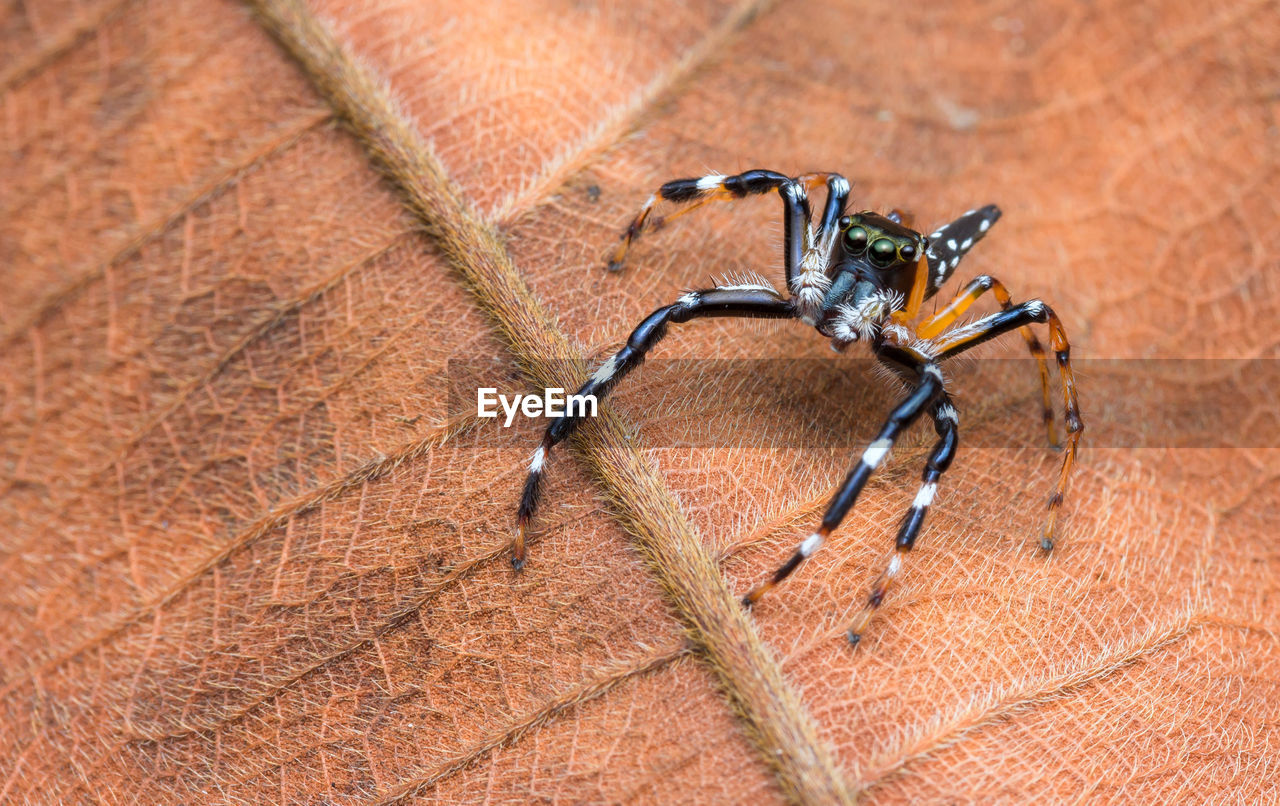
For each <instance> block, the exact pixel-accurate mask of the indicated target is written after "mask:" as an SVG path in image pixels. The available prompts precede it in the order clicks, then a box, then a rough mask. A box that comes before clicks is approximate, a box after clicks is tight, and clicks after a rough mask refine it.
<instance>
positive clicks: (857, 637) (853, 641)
mask: <svg viewBox="0 0 1280 806" xmlns="http://www.w3.org/2000/svg"><path fill="white" fill-rule="evenodd" d="M845 637H846V638H848V639H849V646H851V647H853V648H854V649H857V648H858V644H859V643H861V642H862V634H861V633H856V632H854V631H853V630H849V631H848V632H847V633H845Z"/></svg>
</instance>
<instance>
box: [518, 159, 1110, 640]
mask: <svg viewBox="0 0 1280 806" xmlns="http://www.w3.org/2000/svg"><path fill="white" fill-rule="evenodd" d="M823 185H825V186H826V191H827V192H826V204H825V205H824V207H823V210H822V217H821V219H820V220H819V222H818V226H817V229H816V230H815V229H814V226H813V220H812V210H811V208H810V203H809V193H810V192H811V191H813V190H814V189H816V188H818V187H821V186H823ZM775 190H776V191H777V192H778V194H779V195H780V196H781V197H782V201H783V209H784V214H785V218H784V220H783V224H784V246H783V263H784V266H785V268H786V276H787V288H788V289H789V290H790V292H791V295H790V296H785V295H783V294H781V293H779V292H778V291H777V290H775V289H774V287H773V286H772V285H771V284H770V283H769V282H768V281H767V280H764V279H763V278H753V279H752V280H750V281H747V282H736V283H735V284H732V285H721V286H719V287H716V288H707V289H702V290H698V291H691V292H689V293H687V294H685V295H684V296H682V297H681V298H680V299H679V300H677V301H676V302H675V303H674V304H672V305H667V306H665V307H662V308H659V309H657V310H656V311H654V312H653V313H651V314H650V315H649V316H648V317H647V318H645V320H644V321H643V322H641V323H640V325H639V326H638V327H636V329H635V330H634V331H632V333H631V337H630V338H629V339H627V344H626V346H625V347H623V348H622V349H621V350H619V351H618V352H617V353H615V354H614V355H613V357H611V358H610V359H609V360H607V361H605V362H604V364H603V365H601V366H600V368H599V369H597V370H596V371H595V374H593V375H592V376H591V378H590V379H588V380H587V382H586V383H584V384H583V385H582V388H581V389H580V390H579V391H578V394H580V395H596V396H598V397H600V396H603V395H605V394H607V393H608V392H609V391H610V390H611V389H612V388H613V387H614V385H615V384H617V383H618V381H619V380H621V379H622V377H623V376H624V375H626V374H627V373H628V372H630V371H631V370H632V369H634V368H635V367H636V365H638V364H639V363H640V362H641V361H642V360H643V359H644V357H645V355H646V354H647V353H648V352H649V350H650V349H651V348H652V347H653V346H654V345H655V344H657V343H658V341H659V340H660V339H661V338H662V337H663V336H664V335H665V334H666V331H667V326H668V325H669V324H671V323H673V322H675V323H680V322H688V321H689V320H691V319H698V318H701V317H704V316H738V317H749V318H775V319H799V320H801V321H802V322H804V323H805V324H807V325H811V326H813V327H814V329H816V330H817V331H818V332H819V333H821V334H822V335H823V336H825V337H827V338H829V339H831V344H832V346H833V347H835V348H836V349H837V350H843V349H844V348H845V347H847V346H848V345H849V344H852V343H853V342H857V341H865V342H867V343H868V344H869V346H870V348H871V351H872V353H873V354H874V355H875V357H876V359H877V360H878V361H879V362H880V363H882V364H883V365H885V366H886V367H888V368H889V369H890V370H891V371H892V372H893V373H895V374H896V375H897V376H898V377H900V378H901V379H902V380H903V381H904V382H906V384H907V385H908V388H909V389H910V391H909V392H908V393H907V394H906V395H905V397H904V398H903V399H902V401H901V402H900V403H899V404H898V405H897V407H896V408H895V409H894V410H893V412H892V413H891V414H890V415H889V417H888V419H887V420H886V421H885V423H884V426H883V427H882V428H881V429H880V432H879V435H878V436H877V437H876V439H875V440H874V441H873V442H872V443H871V444H870V445H869V446H868V447H867V449H866V450H865V451H864V452H863V454H862V458H861V459H860V460H859V462H858V463H857V464H856V465H855V466H854V467H853V469H852V470H851V471H850V472H849V475H848V476H846V477H845V480H844V483H842V484H841V485H840V489H839V490H837V491H836V494H835V496H834V497H832V499H831V503H830V505H829V506H828V507H827V512H826V515H824V516H823V518H822V523H821V525H819V526H818V528H817V530H816V531H814V532H813V533H812V534H811V535H809V536H808V537H807V538H805V539H804V540H803V541H802V542H801V543H800V545H799V546H798V547H797V548H796V550H795V552H794V553H793V554H792V555H791V557H790V559H788V560H787V561H786V562H785V563H783V564H782V566H781V567H780V568H778V570H777V571H776V572H774V574H773V576H772V577H771V578H770V579H768V580H766V581H765V582H763V583H761V584H760V585H758V586H756V587H755V588H754V589H753V590H751V592H750V593H748V594H747V595H746V596H745V597H743V603H744V604H745V605H747V606H750V605H753V604H754V603H756V602H758V601H759V600H760V598H761V597H762V596H764V595H765V593H767V592H768V591H769V590H770V589H772V588H773V587H774V586H776V585H777V584H778V583H780V582H782V580H784V579H786V578H787V576H789V575H790V574H791V572H792V571H794V570H795V569H796V567H797V566H799V565H800V563H802V562H804V560H805V559H806V558H808V557H810V556H812V555H813V553H814V552H815V551H817V550H818V548H819V547H820V546H821V545H822V544H823V542H824V541H825V540H826V539H827V537H828V536H830V534H831V532H832V531H834V530H835V528H836V527H837V526H839V525H840V521H841V520H843V519H844V516H845V514H846V513H848V511H849V510H850V509H851V508H852V507H853V504H854V502H855V501H856V500H857V498H858V494H859V493H860V492H861V491H862V488H863V486H864V485H865V484H866V483H867V479H868V478H870V476H871V474H872V472H874V471H875V469H876V466H877V465H879V464H880V462H881V460H882V459H883V458H884V457H885V454H887V453H888V452H889V450H890V448H892V447H893V443H894V440H895V439H897V437H898V435H899V434H900V433H901V432H902V431H903V430H904V429H905V428H907V427H909V426H910V425H911V424H912V423H914V422H915V420H916V419H917V418H918V417H920V415H921V414H923V413H925V412H928V413H929V416H930V417H931V418H932V420H933V427H934V429H935V430H936V431H937V433H938V441H937V443H936V445H935V446H934V448H933V450H932V452H931V453H930V454H929V458H928V460H927V462H926V463H925V468H924V475H923V478H922V481H921V484H920V489H919V492H918V493H916V497H915V500H914V502H913V503H912V505H911V508H910V509H909V510H908V511H907V513H906V515H905V516H904V517H903V519H902V524H901V526H900V527H899V529H898V538H897V551H896V552H895V553H894V554H893V557H892V559H891V560H890V561H889V563H888V565H887V566H886V567H885V569H884V570H883V571H882V572H881V574H880V576H879V577H878V578H877V580H876V582H875V584H874V585H873V586H872V588H871V594H870V596H869V597H868V599H867V603H866V606H865V607H864V608H863V610H862V612H861V613H860V615H859V616H858V618H857V619H856V620H855V621H854V623H853V625H852V627H851V628H850V629H849V633H848V636H849V640H850V642H852V643H853V644H855V645H856V644H857V643H858V641H859V640H860V638H861V635H862V631H863V629H864V628H865V627H866V625H867V622H868V620H869V619H870V618H871V614H872V612H874V610H875V609H876V608H877V607H879V606H880V604H881V602H882V601H883V600H884V597H885V594H886V592H887V591H888V589H889V586H890V583H891V582H892V581H893V579H894V577H895V576H897V574H898V573H899V571H900V570H901V567H902V555H903V554H905V553H906V552H908V551H910V550H911V547H912V545H914V543H915V540H916V536H917V535H918V534H919V533H920V528H921V526H922V524H923V523H924V518H925V513H926V512H927V511H928V509H929V505H930V504H932V503H933V498H934V494H935V492H936V491H937V485H938V479H939V478H941V476H942V474H943V473H944V472H945V471H946V470H947V467H948V466H949V465H950V464H951V460H952V457H953V456H954V455H955V452H956V444H957V439H958V437H957V426H958V416H957V414H956V409H955V406H954V405H953V404H952V401H951V397H950V395H949V394H948V393H947V389H946V385H945V383H944V381H943V376H942V371H941V370H940V369H939V365H940V364H941V363H942V362H943V361H946V360H947V359H949V358H951V357H953V356H955V355H958V354H959V353H962V352H964V351H965V350H968V349H969V348H971V347H974V346H976V345H978V344H981V343H982V342H984V341H987V340H989V339H993V338H996V337H997V336H1002V335H1004V334H1006V333H1009V332H1010V331H1013V330H1017V331H1019V332H1021V333H1022V336H1023V338H1024V339H1026V342H1027V346H1028V347H1029V348H1030V350H1031V354H1032V355H1033V356H1034V357H1035V359H1036V361H1037V362H1038V364H1039V369H1040V383H1041V389H1042V393H1043V403H1044V422H1045V427H1046V430H1047V432H1048V436H1049V443H1050V445H1052V446H1054V447H1055V448H1057V447H1060V446H1059V445H1058V444H1057V438H1056V436H1055V429H1054V413H1053V404H1052V400H1051V397H1050V391H1049V369H1048V365H1047V363H1046V360H1045V352H1044V348H1043V347H1041V345H1040V340H1039V339H1037V338H1036V336H1035V334H1034V333H1033V332H1032V331H1031V328H1030V327H1029V326H1030V325H1031V324H1032V323H1042V324H1047V325H1048V326H1049V341H1050V346H1051V347H1052V348H1053V351H1054V355H1055V357H1056V359H1057V363H1058V367H1059V370H1060V373H1061V376H1062V387H1063V388H1062V394H1063V398H1064V402H1065V407H1066V426H1067V440H1066V445H1065V451H1064V453H1063V457H1062V469H1061V472H1060V473H1059V475H1058V481H1057V485H1056V488H1055V490H1054V492H1053V495H1051V496H1050V497H1049V505H1048V516H1047V519H1046V523H1045V526H1044V531H1043V533H1042V535H1041V539H1040V546H1041V548H1042V549H1044V550H1045V551H1049V550H1050V549H1052V548H1053V537H1054V524H1055V521H1056V519H1057V515H1058V510H1059V508H1060V507H1061V506H1062V497H1063V492H1064V491H1065V489H1066V486H1067V477H1068V475H1069V474H1070V472H1071V467H1072V465H1073V464H1074V462H1075V457H1076V449H1077V445H1078V443H1079V441H1080V434H1081V432H1082V431H1083V430H1084V424H1083V423H1082V421H1081V419H1080V412H1079V407H1078V405H1077V399H1076V389H1075V382H1074V379H1073V376H1072V372H1071V363H1070V360H1069V358H1068V355H1069V353H1070V345H1069V344H1068V343H1067V334H1066V332H1065V331H1064V330H1063V327H1062V322H1061V321H1060V320H1059V319H1058V316H1057V314H1055V313H1054V312H1053V310H1052V309H1051V308H1050V307H1049V306H1048V305H1046V304H1045V303H1043V302H1041V301H1040V300H1031V301H1028V302H1023V303H1021V304H1018V305H1014V304H1013V301H1012V299H1011V298H1010V295H1009V292H1008V290H1006V289H1005V287H1004V285H1003V284H1001V282H1000V281H999V280H997V279H995V278H994V277H989V276H987V275H982V276H979V277H977V278H975V279H974V280H972V281H970V282H969V284H968V285H966V286H965V287H964V288H963V289H961V290H960V292H959V293H958V294H957V295H956V296H955V298H954V299H952V300H951V302H949V303H948V304H947V305H946V306H945V307H943V308H942V310H940V311H938V312H937V313H935V314H933V315H932V316H928V317H925V318H923V319H922V320H921V321H919V322H916V321H915V320H916V318H917V316H918V315H919V313H920V306H921V303H923V302H924V301H925V300H926V299H929V298H930V297H932V296H933V295H934V294H936V293H938V290H939V289H940V288H941V287H942V284H943V283H945V282H946V281H947V279H948V278H950V277H951V275H952V273H953V272H954V271H955V269H956V267H957V266H958V265H959V263H960V259H961V258H962V257H964V255H965V254H966V253H967V252H968V251H969V249H970V248H971V247H972V246H973V245H974V244H975V243H976V242H977V241H979V240H981V238H982V237H983V236H984V235H986V233H987V230H988V229H989V228H990V227H991V225H992V224H994V223H995V222H996V220H997V219H999V217H1000V210H999V209H998V208H996V207H995V206H994V205H989V206H987V207H982V208H979V209H976V210H970V211H968V212H967V213H965V214H964V215H962V216H960V217H959V218H957V219H956V220H954V221H952V222H951V223H949V224H947V225H945V226H942V227H940V228H939V229H938V230H936V231H935V232H933V233H931V234H930V235H929V236H928V237H925V236H924V235H921V234H920V233H918V232H916V231H914V230H913V229H911V227H910V222H909V220H908V218H907V216H906V215H905V214H904V213H901V212H899V211H893V212H891V213H889V214H888V215H880V214H878V213H875V212H872V211H863V212H861V213H856V214H852V215H846V214H845V209H844V208H845V202H846V200H847V199H848V196H849V182H848V181H847V180H846V179H845V178H844V177H842V176H840V175H839V174H834V173H812V174H804V175H802V176H797V177H794V178H791V177H787V176H785V175H783V174H780V173H776V172H774V171H764V170H755V171H747V172H746V173H742V174H738V175H737V176H719V175H712V176H704V177H701V178H699V179H678V180H676V181H673V182H668V183H666V184H665V185H663V186H662V187H661V188H660V189H659V190H658V192H657V193H656V194H654V195H653V196H651V197H650V198H649V201H648V202H647V203H646V204H645V205H644V207H643V208H641V210H640V212H639V213H638V214H637V215H636V217H635V219H633V220H632V222H631V224H630V225H629V226H628V227H627V229H626V231H625V232H624V233H623V235H622V242H621V243H620V244H619V245H618V248H617V250H616V252H615V253H614V255H613V259H612V260H611V261H610V263H609V269H611V270H615V271H616V270H617V269H619V268H620V267H621V266H622V262H623V259H624V258H625V257H626V253H627V250H628V249H629V248H630V246H631V244H632V242H633V241H634V240H635V239H636V238H637V237H638V236H639V235H640V234H641V233H642V232H643V231H644V230H645V228H646V225H651V224H658V223H661V221H662V220H661V219H659V218H657V217H656V216H651V214H652V212H653V210H654V208H655V206H656V205H657V204H658V203H659V202H660V201H665V202H670V203H674V204H677V205H684V207H683V209H680V210H678V211H677V212H676V213H674V214H672V215H671V216H668V217H667V218H668V219H670V218H674V217H675V216H678V215H681V214H683V213H686V212H688V211H689V210H692V209H694V208H696V207H699V206H701V205H703V204H706V203H707V202H711V201H722V200H730V199H736V198H742V197H744V196H750V195H758V194H766V193H771V192H773V191H775ZM651 218H652V222H651ZM988 291H990V292H992V293H993V294H994V295H995V298H996V300H997V301H998V302H999V303H1000V307H1001V311H1000V312H999V313H995V314H992V315H990V316H987V317H985V318H982V319H979V320H977V321H975V322H972V323H970V324H966V325H962V326H954V325H955V324H956V320H957V319H958V318H959V317H960V316H962V315H963V314H964V313H965V312H966V311H967V310H968V309H969V307H970V306H971V305H973V303H974V302H975V301H976V300H977V299H978V298H979V297H981V296H982V295H983V294H985V293H986V292H988ZM913 323H914V324H913ZM953 326H954V327H953ZM579 421H580V417H577V416H568V415H566V416H564V417H560V418H559V419H557V420H555V421H554V422H552V423H551V425H550V426H549V427H548V428H547V431H546V435H545V437H544V438H543V440H542V445H541V446H540V447H539V448H538V449H537V450H536V451H535V452H534V454H533V460H532V462H531V463H530V465H529V477H528V479H527V480H526V482H525V485H524V493H523V495H522V497H521V499H520V508H519V511H518V516H517V521H518V525H517V528H516V535H515V541H514V546H513V550H512V557H511V564H512V565H513V566H515V568H516V570H519V569H520V568H521V567H522V566H523V565H524V562H525V532H526V530H527V528H528V525H529V521H530V519H531V518H532V517H533V513H534V510H535V508H536V507H537V503H538V495H539V489H540V487H541V483H542V475H543V465H544V463H545V462H546V458H547V453H548V452H549V451H550V450H551V448H552V447H553V446H555V445H556V444H557V443H559V442H561V441H562V440H564V439H565V437H567V436H569V434H570V433H572V432H573V429H574V428H575V427H576V426H577V425H578V423H579Z"/></svg>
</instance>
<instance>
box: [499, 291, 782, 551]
mask: <svg viewBox="0 0 1280 806" xmlns="http://www.w3.org/2000/svg"><path fill="white" fill-rule="evenodd" d="M794 315H795V311H794V308H793V307H792V304H791V302H790V301H789V300H786V299H784V298H783V297H782V296H781V295H779V294H778V292H777V291H776V290H774V289H773V288H772V287H770V286H766V285H760V284H755V283H742V284H738V285H728V286H721V287H719V288H712V289H705V290H701V291H690V292H689V293H687V294H685V295H684V296H683V297H681V298H680V299H679V300H678V301H676V302H675V303H673V304H671V305H666V306H664V307H661V308H659V309H657V310H656V311H654V312H653V313H651V314H649V315H648V316H647V317H645V319H644V321H642V322H641V323H640V324H639V325H638V326H636V329H635V330H633V331H632V332H631V336H630V337H629V338H628V339H627V344H626V346H625V347H623V348H622V349H621V350H619V351H618V352H616V353H614V354H613V355H612V356H611V357H610V358H609V360H607V361H605V362H604V363H603V364H601V365H600V367H599V368H598V369H597V370H596V371H595V373H594V374H592V376H591V377H590V378H588V379H587V382H586V383H584V384H583V385H582V387H581V388H580V389H579V390H578V392H577V394H579V395H595V396H596V398H597V400H600V399H603V398H604V396H605V395H607V394H608V393H609V391H610V390H612V389H613V387H614V386H615V385H616V384H617V383H618V382H619V381H621V380H622V378H623V376H625V375H626V374H627V373H628V372H630V371H631V370H633V369H635V368H636V367H637V366H638V365H639V364H640V363H641V362H642V361H644V359H645V356H646V354H647V353H648V352H649V350H650V349H652V348H653V346H654V345H655V344H657V343H658V342H659V341H661V340H662V337H663V336H665V335H666V332H667V326H668V325H669V324H671V323H673V322H675V323H681V322H688V321H690V320H691V319H701V318H703V317H716V316H732V317H746V318H753V319H785V318H791V317H792V316H794ZM581 415H582V412H573V413H571V412H568V411H566V412H565V414H563V415H562V416H560V417H557V418H556V419H555V420H554V421H553V422H552V423H551V424H550V425H548V426H547V431H546V434H544V435H543V438H542V444H541V445H539V446H538V449H537V450H536V451H534V452H533V458H532V460H531V461H530V462H529V475H528V477H527V478H526V479H525V483H524V492H523V493H522V494H521V496H520V507H519V509H518V510H517V512H516V534H515V539H514V540H513V541H512V546H511V565H512V566H513V567H515V569H516V570H517V571H519V570H520V569H521V568H523V567H524V564H525V535H526V533H527V532H528V528H529V523H530V521H531V520H532V519H533V515H534V512H535V511H536V510H537V508H538V502H539V500H540V498H541V493H542V477H543V475H544V472H543V469H544V467H545V465H546V460H547V456H548V454H550V452H551V449H552V448H553V447H555V446H556V445H557V444H559V443H560V442H563V441H564V440H565V439H566V438H567V437H568V436H569V435H570V434H572V433H573V432H574V430H575V429H576V428H577V427H578V425H579V424H580V423H581V422H582V416H581Z"/></svg>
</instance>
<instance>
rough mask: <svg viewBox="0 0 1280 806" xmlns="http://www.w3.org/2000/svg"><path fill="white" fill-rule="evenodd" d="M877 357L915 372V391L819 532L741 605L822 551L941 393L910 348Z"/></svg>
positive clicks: (928, 367)
mask: <svg viewBox="0 0 1280 806" xmlns="http://www.w3.org/2000/svg"><path fill="white" fill-rule="evenodd" d="M877 353H878V354H879V355H881V356H883V357H885V358H887V359H888V360H891V361H893V362H895V363H897V364H901V365H902V366H904V367H910V368H912V369H914V370H915V373H916V377H915V379H914V380H915V388H914V389H912V391H911V392H910V393H909V394H908V395H907V396H906V398H904V399H903V401H902V402H901V403H899V404H898V406H897V407H896V408H895V409H894V410H893V412H892V413H890V414H889V417H888V419H887V420H885V423H884V425H883V426H882V427H881V429H880V433H879V435H878V436H877V437H876V438H875V440H874V441H873V442H872V443H871V444H870V445H869V446H868V447H867V449H866V451H865V452H863V454H862V458H861V459H860V460H859V461H858V464H856V465H854V467H853V469H852V470H850V471H849V475H848V476H846V477H845V480H844V483H843V484H842V485H840V489H839V490H837V491H836V494H835V495H834V496H833V497H832V499H831V503H830V504H828V505H827V513H826V514H825V515H824V516H823V517H822V523H821V525H819V527H818V529H817V530H816V531H815V532H814V533H813V534H811V535H809V536H808V537H806V538H805V539H804V540H803V541H802V542H801V543H800V545H799V546H797V547H796V550H795V552H794V553H792V555H791V557H790V559H788V560H787V561H786V562H785V563H783V564H782V566H781V567H779V568H778V570H777V571H775V572H774V573H773V576H772V577H771V578H769V579H768V580H765V581H764V582H762V583H761V584H759V585H757V586H756V587H754V588H752V589H751V591H750V592H749V593H748V594H747V595H746V596H744V597H743V599H742V603H743V604H744V605H746V606H748V607H750V606H751V605H753V604H755V603H756V602H758V601H760V599H761V597H763V596H764V595H765V594H766V593H768V592H769V591H770V590H772V589H773V588H774V587H776V586H777V585H778V584H779V583H780V582H782V581H783V580H784V579H786V578H787V577H788V576H790V575H791V572H792V571H795V570H796V568H797V567H799V565H800V564H801V563H802V562H804V561H805V560H807V559H808V558H809V557H811V556H812V555H813V553H814V552H815V551H817V550H818V549H819V548H821V547H822V544H823V543H824V542H825V541H826V539H827V538H828V537H829V536H830V535H831V533H832V532H833V531H835V529H836V527H837V526H839V525H840V522H841V521H842V520H844V516H845V515H846V514H848V512H849V510H850V509H852V508H853V505H854V502H855V501H857V500H858V495H859V494H860V493H861V492H862V488H863V487H865V486H866V484H867V480H868V479H870V478H871V474H872V473H874V472H875V469H876V467H878V466H879V465H880V462H881V461H882V460H883V459H884V457H885V454H887V453H888V452H889V450H890V449H891V448H892V447H893V443H894V440H896V439H897V438H898V435H899V434H900V433H902V431H903V430H905V429H906V428H907V427H909V426H910V425H911V424H912V423H914V422H915V421H916V418H918V417H919V416H920V414H921V413H922V412H923V411H924V410H925V408H926V407H927V406H928V405H929V404H930V403H931V402H933V400H934V399H935V398H936V397H937V396H938V395H939V394H941V393H942V389H943V386H942V371H941V370H940V369H939V368H938V365H937V363H936V362H935V361H933V359H931V358H930V357H929V356H927V355H925V354H923V353H921V352H919V351H917V350H913V349H911V348H905V347H893V346H881V347H879V348H878V349H877Z"/></svg>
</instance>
